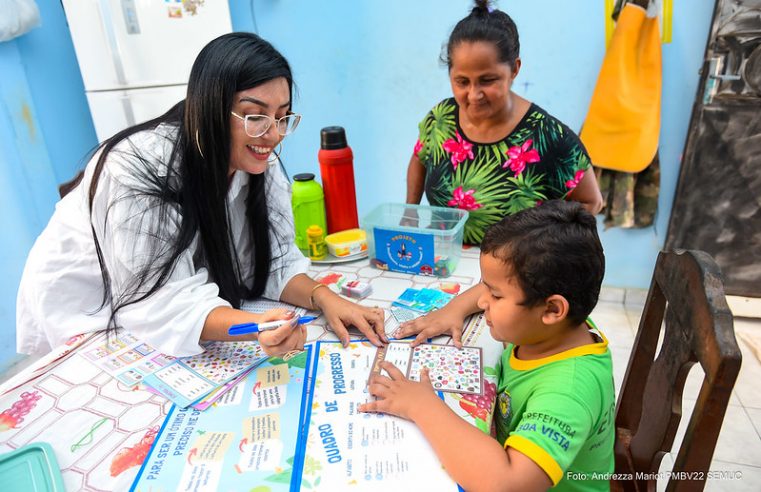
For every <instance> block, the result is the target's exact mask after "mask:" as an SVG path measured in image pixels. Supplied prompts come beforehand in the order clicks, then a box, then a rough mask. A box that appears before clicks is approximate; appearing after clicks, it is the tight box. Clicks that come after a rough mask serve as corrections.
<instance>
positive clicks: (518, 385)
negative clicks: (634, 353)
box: [494, 322, 616, 491]
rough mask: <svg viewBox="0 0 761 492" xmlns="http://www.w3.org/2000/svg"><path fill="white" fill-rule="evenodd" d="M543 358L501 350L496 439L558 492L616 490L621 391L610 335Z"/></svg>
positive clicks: (512, 348) (596, 335) (595, 335)
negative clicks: (618, 394)
mask: <svg viewBox="0 0 761 492" xmlns="http://www.w3.org/2000/svg"><path fill="white" fill-rule="evenodd" d="M589 323H590V325H591V326H592V329H591V330H590V333H592V334H593V336H594V337H595V339H596V340H599V341H598V342H597V343H593V344H589V345H584V346H582V347H576V348H574V349H571V350H567V351H565V352H561V353H559V354H555V355H553V356H551V357H546V358H543V359H536V360H520V359H518V358H516V356H515V353H514V346H513V345H512V344H510V345H508V346H507V348H506V349H505V351H504V352H503V354H502V359H501V368H500V369H499V373H498V374H499V375H500V378H499V386H498V389H497V403H496V408H495V410H494V421H495V424H496V430H497V439H499V442H500V443H503V445H504V446H505V447H507V446H510V447H512V448H514V449H515V450H517V451H520V452H521V453H523V454H525V455H526V456H528V457H529V458H531V459H532V460H533V461H534V462H536V464H537V465H539V466H540V467H541V468H542V469H543V470H544V471H545V473H547V476H549V477H550V479H551V480H552V483H553V485H555V487H554V489H553V490H574V491H582V490H583V491H591V490H609V489H610V486H609V479H610V476H609V475H610V474H612V473H613V441H614V436H615V423H614V417H615V404H616V402H615V391H614V387H613V364H612V360H611V355H610V350H608V340H607V339H606V338H605V337H604V336H603V335H602V333H600V332H599V331H597V329H596V328H595V327H594V325H592V323H591V322H589Z"/></svg>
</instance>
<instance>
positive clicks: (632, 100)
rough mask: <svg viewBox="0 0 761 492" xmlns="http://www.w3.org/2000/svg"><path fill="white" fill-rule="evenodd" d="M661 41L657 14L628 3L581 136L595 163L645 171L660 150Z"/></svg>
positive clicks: (602, 165)
mask: <svg viewBox="0 0 761 492" xmlns="http://www.w3.org/2000/svg"><path fill="white" fill-rule="evenodd" d="M660 111H661V39H660V35H659V33H658V17H657V16H653V17H648V16H647V15H646V11H645V9H643V8H642V7H640V6H638V5H634V4H633V3H627V4H625V5H624V7H623V9H622V10H621V13H620V15H619V17H618V22H617V24H616V28H615V31H614V32H613V37H612V38H611V41H610V45H609V46H608V50H607V52H606V53H605V58H604V59H603V63H602V68H601V69H600V75H599V77H598V78H597V85H596V86H595V90H594V93H593V94H592V101H591V102H590V105H589V112H588V113H587V118H586V120H585V121H584V127H583V128H582V130H581V135H580V136H581V140H582V142H583V143H584V146H585V147H586V148H587V151H588V152H589V155H590V157H591V158H592V162H593V163H594V165H595V166H596V167H602V168H605V169H612V170H615V171H624V172H629V173H636V172H640V171H642V170H643V169H645V168H646V167H647V166H648V165H649V164H650V163H651V162H652V161H653V159H654V157H655V153H656V150H657V148H658V133H659V131H660V123H661V121H660Z"/></svg>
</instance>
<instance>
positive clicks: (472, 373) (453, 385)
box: [368, 342, 483, 395]
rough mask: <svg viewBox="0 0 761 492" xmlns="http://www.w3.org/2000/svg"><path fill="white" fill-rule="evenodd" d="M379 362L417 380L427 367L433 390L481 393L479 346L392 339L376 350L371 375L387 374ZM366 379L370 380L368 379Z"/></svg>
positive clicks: (481, 374) (481, 376) (481, 379)
mask: <svg viewBox="0 0 761 492" xmlns="http://www.w3.org/2000/svg"><path fill="white" fill-rule="evenodd" d="M382 361H387V362H391V363H392V364H394V365H395V366H396V367H397V369H399V370H400V371H401V372H402V374H404V375H405V376H406V377H407V378H408V379H411V380H413V381H420V371H421V370H422V369H423V368H427V369H428V375H429V377H430V378H431V384H432V385H433V389H435V390H436V391H442V392H447V393H462V394H473V395H480V394H481V393H482V392H483V362H482V354H481V348H480V347H462V348H461V349H458V348H457V347H455V346H454V345H439V344H433V343H424V344H420V345H418V346H417V347H411V346H410V343H409V342H391V343H389V344H388V345H386V346H385V347H380V348H378V350H377V351H376V353H375V357H374V359H373V364H372V368H371V371H370V378H372V375H373V374H383V375H384V376H388V373H387V372H386V371H385V370H384V369H381V368H380V363H381V362H382ZM368 381H369V379H368Z"/></svg>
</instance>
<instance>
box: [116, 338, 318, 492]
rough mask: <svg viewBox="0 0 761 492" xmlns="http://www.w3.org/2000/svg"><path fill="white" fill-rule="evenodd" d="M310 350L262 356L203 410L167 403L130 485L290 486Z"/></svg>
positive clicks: (154, 491)
mask: <svg viewBox="0 0 761 492" xmlns="http://www.w3.org/2000/svg"><path fill="white" fill-rule="evenodd" d="M311 354H312V347H309V346H307V350H306V351H303V352H299V353H297V354H295V355H294V356H292V357H287V356H286V359H287V360H283V359H280V358H276V357H273V358H270V359H268V360H267V361H266V362H265V363H263V364H262V365H261V366H259V367H257V368H256V369H255V370H253V371H251V372H250V373H249V375H248V377H246V379H245V381H242V382H241V384H239V385H237V386H235V388H234V389H233V390H231V391H230V392H228V393H226V394H225V396H224V397H223V398H221V399H219V400H217V401H216V402H215V403H214V405H213V408H212V409H210V410H209V411H208V412H200V411H198V410H195V409H192V408H188V409H182V408H179V407H178V406H173V407H172V409H171V410H170V411H169V414H168V415H167V417H166V420H165V421H164V424H163V426H162V427H161V430H160V431H159V433H158V435H157V436H156V439H155V441H154V444H153V447H152V448H151V451H150V454H149V455H148V457H147V458H146V460H145V461H144V463H143V466H142V468H141V469H140V472H139V473H138V475H137V478H136V479H135V483H134V484H133V485H132V489H131V490H134V491H151V492H175V491H177V490H185V491H191V490H225V491H245V492H248V491H250V490H254V489H257V487H258V488H260V489H261V490H267V491H270V492H278V491H287V490H291V478H292V477H293V476H294V474H293V470H294V469H296V468H298V467H300V462H299V461H297V459H296V457H297V453H296V452H297V449H298V441H299V434H300V426H299V422H302V421H303V418H304V417H303V412H304V408H305V405H304V402H305V399H306V393H305V389H306V386H307V385H306V384H305V381H306V380H307V378H306V376H307V370H308V368H309V366H310V363H311Z"/></svg>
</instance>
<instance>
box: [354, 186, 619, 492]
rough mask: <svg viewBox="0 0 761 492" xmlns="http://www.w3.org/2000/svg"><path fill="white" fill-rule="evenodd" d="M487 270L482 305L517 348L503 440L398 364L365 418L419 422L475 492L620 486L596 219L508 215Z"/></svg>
mask: <svg viewBox="0 0 761 492" xmlns="http://www.w3.org/2000/svg"><path fill="white" fill-rule="evenodd" d="M480 263H481V276H482V277H481V278H482V280H481V287H480V288H479V289H477V290H475V292H478V293H479V295H478V300H477V305H478V308H480V309H482V310H483V311H484V315H485V318H486V323H487V324H488V325H489V328H490V331H491V334H492V336H493V337H494V338H495V339H497V340H501V341H504V342H506V349H505V351H504V353H503V354H502V361H501V366H502V367H501V369H500V371H499V383H498V390H497V402H496V408H495V410H494V419H495V425H496V430H497V440H496V441H495V440H494V439H493V438H492V437H490V436H488V435H486V434H484V433H482V432H481V431H479V430H478V429H476V428H475V427H474V426H472V425H470V424H468V423H467V422H465V421H464V420H462V419H461V418H460V417H458V416H457V415H456V414H455V413H454V412H452V410H451V409H450V408H449V407H448V406H447V405H446V404H445V403H444V402H443V401H442V400H441V399H439V398H438V397H437V396H436V394H435V393H434V392H433V389H432V387H431V384H430V381H429V380H428V378H427V374H426V375H424V376H423V377H422V380H421V382H419V383H417V382H413V381H409V380H407V379H406V378H405V377H404V376H403V375H402V373H401V372H400V371H399V370H398V369H396V368H395V367H394V366H393V365H391V364H387V363H386V364H385V365H384V366H383V367H384V369H386V371H388V373H389V374H390V376H391V377H390V378H388V377H384V376H376V377H375V378H374V379H373V380H372V382H371V384H370V386H369V391H370V393H371V394H372V395H374V396H376V397H377V400H376V401H374V402H371V403H367V404H364V405H362V406H361V407H360V410H361V411H367V412H384V413H389V414H393V415H397V416H399V417H402V418H406V419H409V420H411V421H413V422H415V423H416V424H417V425H418V426H419V427H420V429H421V431H422V432H423V434H424V435H425V436H426V438H427V439H428V440H429V441H430V443H431V445H432V446H433V448H434V450H435V451H436V453H437V455H438V456H439V459H441V462H442V464H443V465H444V467H445V468H446V470H447V471H448V472H449V474H450V475H451V476H452V478H453V479H454V480H455V481H457V482H458V483H459V484H460V485H461V486H462V487H463V488H464V489H465V490H469V491H470V490H520V491H533V490H547V489H548V488H549V487H552V486H553V485H554V486H556V489H557V490H608V489H609V485H608V480H607V478H608V477H607V475H608V474H610V473H612V472H613V439H614V422H613V417H614V408H615V398H614V389H613V370H612V364H611V356H610V351H609V350H608V342H607V340H606V339H605V337H603V336H602V334H601V333H600V332H599V331H597V329H596V328H595V327H594V326H593V325H592V324H591V322H590V321H588V320H587V316H588V315H589V313H590V312H591V311H592V309H593V308H594V306H595V304H596V303H597V297H598V295H599V293H600V285H601V283H602V278H603V273H604V271H605V258H604V256H603V251H602V246H601V245H600V240H599V238H598V236H597V227H596V223H595V219H594V217H593V216H592V215H590V214H589V213H588V212H586V211H585V210H584V209H583V208H582V206H581V205H579V204H578V203H574V202H563V201H554V202H547V203H545V204H543V205H541V206H539V207H536V208H532V209H528V210H524V211H523V212H520V213H518V214H515V215H512V216H509V217H506V218H505V219H503V220H502V221H501V222H499V223H498V224H495V225H493V226H492V227H491V228H489V230H488V231H487V232H486V235H485V237H484V240H483V242H482V244H481V259H480ZM471 290H473V289H471ZM471 296H473V294H471ZM458 309H463V307H462V306H460V307H459V308H458ZM464 311H467V309H464Z"/></svg>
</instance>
